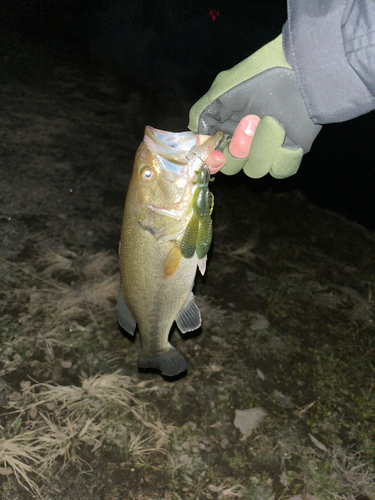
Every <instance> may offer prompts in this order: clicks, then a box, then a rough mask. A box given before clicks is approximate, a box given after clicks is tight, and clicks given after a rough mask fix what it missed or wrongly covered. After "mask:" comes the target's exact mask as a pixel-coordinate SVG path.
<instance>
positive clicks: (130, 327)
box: [116, 292, 137, 335]
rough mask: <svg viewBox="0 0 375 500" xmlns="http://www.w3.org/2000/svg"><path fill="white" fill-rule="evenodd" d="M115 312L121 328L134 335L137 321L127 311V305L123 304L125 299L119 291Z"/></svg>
mask: <svg viewBox="0 0 375 500" xmlns="http://www.w3.org/2000/svg"><path fill="white" fill-rule="evenodd" d="M116 313H117V321H118V323H119V325H120V326H121V328H123V329H124V330H125V331H126V332H128V333H130V334H131V335H134V332H135V327H136V326H137V322H136V321H135V319H134V318H133V315H132V313H131V312H130V311H129V308H128V306H127V305H126V304H125V300H124V297H123V296H122V293H121V292H120V293H119V296H118V299H117V307H116Z"/></svg>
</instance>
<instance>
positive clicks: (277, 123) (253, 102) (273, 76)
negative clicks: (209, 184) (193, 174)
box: [189, 35, 321, 179]
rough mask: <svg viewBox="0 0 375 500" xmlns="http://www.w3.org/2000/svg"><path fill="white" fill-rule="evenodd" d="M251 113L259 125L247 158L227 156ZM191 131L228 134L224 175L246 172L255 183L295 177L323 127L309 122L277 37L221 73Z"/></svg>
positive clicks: (194, 111)
mask: <svg viewBox="0 0 375 500" xmlns="http://www.w3.org/2000/svg"><path fill="white" fill-rule="evenodd" d="M249 114H255V115H258V116H259V117H260V118H261V121H260V123H259V125H258V127H257V130H256V132H255V136H254V139H253V142H252V145H251V149H250V154H249V156H248V158H245V159H238V158H234V157H233V156H232V155H231V154H230V153H229V151H228V145H229V142H230V136H231V135H232V134H233V132H234V131H235V129H236V127H237V125H238V123H239V121H240V120H241V119H242V118H243V117H244V116H246V115H249ZM189 128H190V129H191V130H193V131H194V132H197V133H199V134H206V135H213V134H214V133H215V132H216V131H217V130H218V129H221V130H222V131H223V132H224V133H225V134H229V136H228V137H227V139H226V141H224V142H222V143H221V145H220V147H219V149H220V150H221V151H223V153H224V155H225V157H226V164H225V166H224V167H223V169H222V172H223V173H225V174H227V175H233V174H236V173H237V172H239V171H240V170H241V168H243V169H244V172H245V173H246V174H247V175H248V176H250V177H253V178H259V177H262V176H264V175H266V174H267V173H270V174H271V175H272V176H273V177H276V178H280V179H282V178H285V177H289V176H290V175H293V174H295V173H296V172H297V170H298V168H299V165H300V163H301V160H302V156H303V154H304V153H307V152H308V151H309V150H310V148H311V145H312V143H313V141H314V139H315V137H316V136H317V135H318V133H319V131H320V129H321V126H320V125H316V124H314V123H313V121H312V120H311V118H310V117H309V114H308V111H307V109H306V106H305V103H304V100H303V98H302V95H301V93H300V90H299V88H298V83H297V78H296V75H295V72H294V70H293V69H292V68H291V66H290V65H289V63H288V62H287V60H286V59H285V56H284V53H283V49H282V39H281V35H280V36H279V37H278V38H276V39H275V40H273V41H272V42H271V43H269V44H267V45H265V46H264V47H262V48H261V49H260V50H258V51H257V52H255V53H254V54H253V55H251V56H250V57H248V58H247V59H245V60H244V61H242V62H241V63H240V64H237V66H235V67H234V68H232V69H230V70H228V71H223V72H222V73H220V74H219V75H218V76H217V77H216V79H215V81H214V82H213V84H212V86H211V88H210V89H209V91H208V92H207V94H205V95H204V96H203V97H202V98H201V99H200V100H199V101H198V102H197V103H196V104H195V105H194V106H193V107H192V108H191V110H190V121H189Z"/></svg>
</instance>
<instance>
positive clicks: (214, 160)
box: [206, 149, 225, 175]
mask: <svg viewBox="0 0 375 500" xmlns="http://www.w3.org/2000/svg"><path fill="white" fill-rule="evenodd" d="M224 164H225V156H224V155H223V153H222V152H221V151H219V150H217V149H216V150H215V151H213V152H212V153H211V154H210V155H209V156H208V158H207V161H206V165H207V168H208V170H209V171H210V174H211V175H213V174H216V173H217V172H219V170H220V169H221V168H222V167H223V166H224Z"/></svg>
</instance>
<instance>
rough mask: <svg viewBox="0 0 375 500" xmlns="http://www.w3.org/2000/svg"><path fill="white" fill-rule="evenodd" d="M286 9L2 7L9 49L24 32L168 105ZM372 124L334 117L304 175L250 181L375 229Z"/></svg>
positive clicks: (33, 64)
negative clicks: (339, 121) (297, 192)
mask: <svg viewBox="0 0 375 500" xmlns="http://www.w3.org/2000/svg"><path fill="white" fill-rule="evenodd" d="M217 13H218V14H217ZM213 16H215V18H214V19H213ZM285 19H286V1H285V0H263V1H260V0H255V1H251V2H250V1H247V2H246V1H243V0H221V1H219V0H216V1H211V0H201V1H199V0H189V1H185V2H183V1H175V0H158V1H152V0H137V1H129V2H126V1H120V0H117V1H116V0H92V1H89V0H81V1H77V0H70V1H69V0H65V1H61V0H27V1H26V0H25V1H21V0H5V1H3V3H2V12H1V24H2V33H3V50H6V47H7V44H11V43H12V38H13V36H14V35H15V34H17V36H18V37H22V39H23V40H24V41H26V42H27V43H28V44H30V45H31V46H32V44H33V43H36V42H37V43H38V44H39V45H40V44H42V45H44V47H45V48H46V51H48V52H49V53H50V54H51V55H52V57H53V55H54V54H55V55H56V56H57V55H59V54H61V53H64V54H65V56H68V57H69V58H71V60H72V64H82V63H84V64H90V65H93V66H95V67H100V68H103V69H105V70H106V71H108V72H110V73H112V74H115V75H116V76H117V77H118V78H119V79H120V80H121V81H123V83H124V86H126V87H127V88H131V87H134V88H137V89H142V90H143V91H144V96H145V102H147V104H148V105H149V106H150V107H153V106H155V107H157V108H158V109H159V110H160V113H162V110H163V106H165V108H166V107H167V106H168V100H169V99H170V96H171V95H173V96H174V98H176V96H177V97H178V96H181V98H184V99H185V100H186V99H187V100H189V101H191V103H192V104H193V103H194V102H195V101H196V100H197V99H199V97H200V96H201V95H202V94H203V93H204V92H205V91H206V90H207V89H208V88H209V86H210V84H211V82H212V80H213V79H214V77H215V76H216V74H217V73H218V72H219V71H221V70H224V69H227V68H230V67H231V66H233V65H234V64H236V63H237V62H239V61H241V60H242V59H244V58H245V57H247V56H248V55H250V54H251V53H252V52H253V51H254V50H256V49H258V48H260V47H261V46H262V45H263V44H265V43H267V42H268V41H270V40H272V39H273V38H274V37H276V36H277V35H278V34H279V33H280V30H281V28H282V25H283V23H284V21H285ZM42 57H44V56H43V55H39V54H38V53H35V54H34V59H33V60H32V61H30V73H29V74H26V75H24V78H25V79H30V81H32V79H33V72H34V71H35V72H36V71H38V70H37V67H38V66H39V63H40V61H38V58H42ZM43 71H47V69H46V67H45V65H44V69H43ZM187 121H188V117H187V116H186V123H187ZM150 124H151V125H153V123H150ZM144 125H146V124H144ZM373 134H374V114H373V113H370V114H368V115H366V116H363V117H360V118H357V119H355V120H352V121H350V122H347V123H343V124H334V125H329V126H325V127H324V128H323V131H322V132H321V133H320V135H319V136H318V138H317V140H316V142H315V145H314V146H313V149H312V151H311V152H310V153H309V154H308V155H306V156H305V158H304V160H303V163H302V166H301V168H300V170H299V172H298V174H297V175H296V176H294V177H292V178H290V179H287V180H284V181H275V180H274V179H271V178H269V176H267V177H266V178H264V179H261V180H258V181H248V183H249V188H250V189H252V190H256V191H259V190H264V189H269V188H272V189H273V190H275V191H281V192H282V191H285V190H288V191H289V190H295V189H297V190H300V191H301V192H303V193H304V194H305V196H306V197H307V198H308V199H309V200H311V201H312V202H313V203H315V204H317V205H319V206H321V207H324V208H328V209H331V210H333V211H336V212H338V213H341V214H343V215H345V216H346V217H347V218H349V219H350V220H353V221H356V222H359V223H361V224H363V225H365V226H366V227H367V228H369V229H370V230H374V229H375V220H374V196H373V191H374V186H375V173H374V172H375V171H374V166H373V162H374V160H373V159H374V156H375V141H374V140H373ZM140 137H141V132H140ZM242 181H243V180H241V182H242ZM228 182H233V183H235V182H236V180H231V181H228Z"/></svg>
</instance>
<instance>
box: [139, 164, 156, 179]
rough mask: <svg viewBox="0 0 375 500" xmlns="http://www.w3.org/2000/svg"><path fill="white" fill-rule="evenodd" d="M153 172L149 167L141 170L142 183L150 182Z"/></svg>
mask: <svg viewBox="0 0 375 500" xmlns="http://www.w3.org/2000/svg"><path fill="white" fill-rule="evenodd" d="M154 173H155V172H154V170H153V169H152V168H150V167H144V168H142V170H141V172H140V176H141V179H143V180H144V181H150V180H151V179H152V178H153V177H154Z"/></svg>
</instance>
